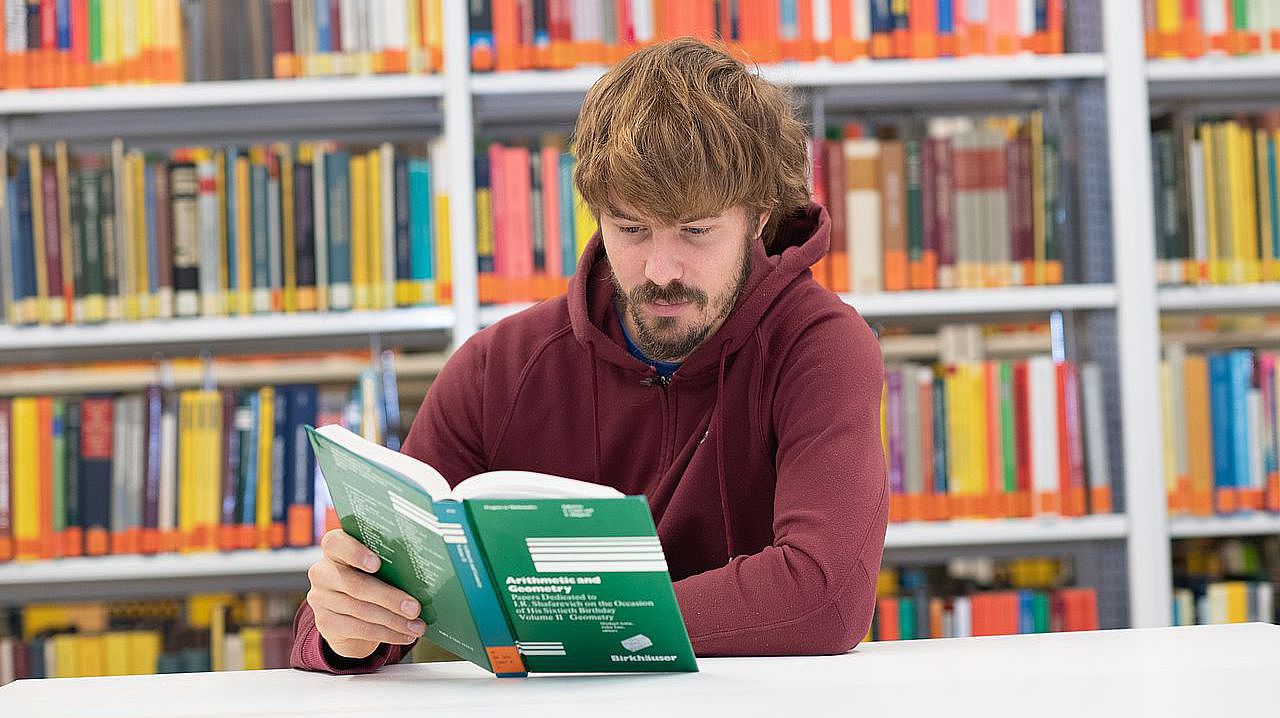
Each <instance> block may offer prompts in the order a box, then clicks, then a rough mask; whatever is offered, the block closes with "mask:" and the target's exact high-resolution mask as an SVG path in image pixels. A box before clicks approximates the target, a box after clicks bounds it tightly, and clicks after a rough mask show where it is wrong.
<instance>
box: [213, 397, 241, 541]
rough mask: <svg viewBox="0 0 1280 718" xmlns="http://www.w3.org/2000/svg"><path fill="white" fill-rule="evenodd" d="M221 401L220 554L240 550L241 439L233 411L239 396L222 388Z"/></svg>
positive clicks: (218, 529) (218, 531) (236, 407)
mask: <svg viewBox="0 0 1280 718" xmlns="http://www.w3.org/2000/svg"><path fill="white" fill-rule="evenodd" d="M221 399H222V417H221V418H222V446H221V447H219V448H220V449H221V451H220V457H219V458H220V459H221V463H220V466H219V472H218V479H220V480H219V481H218V484H219V487H220V489H221V490H220V492H219V493H220V495H219V497H218V507H219V511H218V528H217V544H218V548H219V549H220V550H222V551H233V550H235V549H237V548H239V547H240V536H239V513H240V512H239V509H240V506H239V504H238V503H237V501H238V500H239V498H240V495H239V479H240V439H241V434H240V432H239V431H237V421H238V419H239V417H238V416H237V415H236V411H237V409H238V406H239V395H238V393H237V392H236V390H234V389H223V390H222V391H221Z"/></svg>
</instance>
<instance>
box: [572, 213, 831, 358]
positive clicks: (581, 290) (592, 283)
mask: <svg viewBox="0 0 1280 718" xmlns="http://www.w3.org/2000/svg"><path fill="white" fill-rule="evenodd" d="M830 244H831V218H830V216H828V214H827V210H826V209H825V208H823V207H822V206H820V205H817V204H812V203H811V204H810V205H809V206H808V207H806V208H805V209H804V210H802V211H799V212H796V213H795V214H794V215H793V216H792V217H791V218H790V219H788V220H786V221H783V222H780V223H779V224H778V229H777V234H776V236H775V237H774V242H773V246H772V247H771V248H769V249H765V247H764V245H763V244H762V243H760V242H756V243H753V245H752V249H751V270H750V273H749V274H748V276H747V281H746V282H745V283H744V284H743V287H742V290H741V291H740V292H739V293H738V298H737V301H736V302H735V303H734V306H733V309H732V310H731V311H730V312H729V316H728V317H726V318H725V321H724V323H723V324H721V325H720V328H719V329H717V330H716V333H715V334H713V335H711V336H710V337H709V338H708V339H707V340H706V341H705V342H703V344H702V345H701V346H699V347H698V348H697V349H695V350H694V351H693V353H692V354H690V355H689V356H688V357H687V358H686V359H685V360H684V361H683V362H681V364H680V370H679V372H678V373H679V374H680V376H683V377H688V376H693V375H697V374H702V373H704V372H706V371H709V370H711V369H714V368H715V367H716V366H717V364H719V363H723V361H724V359H725V357H727V356H729V355H731V354H733V352H735V351H737V350H738V349H739V348H741V347H742V345H743V343H744V342H745V341H746V340H747V338H748V337H750V336H751V332H752V331H753V330H754V329H755V328H756V327H757V326H758V324H759V322H760V319H761V317H762V316H764V313H765V312H766V311H768V309H769V308H770V307H771V306H773V303H774V301H775V300H776V299H777V298H778V295H780V294H782V292H783V291H784V290H785V289H786V288H787V287H788V286H790V285H791V283H792V282H794V281H795V280H796V279H797V278H798V277H801V276H802V275H805V274H807V272H808V270H809V267H811V266H812V265H813V264H814V263H815V262H817V261H818V260H819V259H821V258H822V257H824V256H826V254H827V250H828V248H829V247H830ZM612 272H613V270H612V268H611V267H610V266H609V258H608V257H607V256H606V254H605V251H604V243H603V242H602V241H601V238H600V232H599V230H597V231H596V233H595V235H594V236H592V238H591V241H590V242H588V243H587V246H586V248H585V250H584V251H583V253H582V257H581V258H580V259H579V261H578V269H577V271H576V272H575V273H574V275H573V279H572V280H571V282H570V284H569V293H568V302H569V318H570V321H571V323H572V325H573V334H574V336H575V337H576V338H577V340H578V341H579V342H580V343H582V344H583V345H584V346H585V347H586V348H587V349H588V351H590V352H591V353H592V354H593V355H594V356H595V357H596V358H597V359H600V360H604V361H607V362H609V363H611V364H615V365H617V366H619V367H622V368H624V369H629V370H632V371H636V372H640V373H645V374H649V373H652V370H651V369H650V368H649V367H648V366H646V365H645V364H644V363H643V362H640V361H639V360H637V359H636V358H635V357H633V356H631V354H630V352H628V351H627V348H626V346H625V345H624V344H623V343H622V342H621V340H620V330H615V328H614V327H612V326H610V324H611V323H616V318H615V317H616V314H615V313H614V312H613V309H612V306H613V295H614V290H613V283H612V281H610V275H611V274H612Z"/></svg>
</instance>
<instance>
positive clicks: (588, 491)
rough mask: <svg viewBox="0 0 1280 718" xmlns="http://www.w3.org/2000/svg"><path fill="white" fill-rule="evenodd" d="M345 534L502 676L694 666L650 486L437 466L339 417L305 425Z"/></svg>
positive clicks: (452, 645)
mask: <svg viewBox="0 0 1280 718" xmlns="http://www.w3.org/2000/svg"><path fill="white" fill-rule="evenodd" d="M307 433H308V435H309V436H310V437H311V444H312V446H314V447H315V452H316V459H317V460H318V462H319V464H320V470H321V472H322V473H323V475H324V479H325V483H326V484H327V485H328V487H329V493H330V495H331V496H332V497H333V505H334V508H336V509H337V511H338V516H339V518H340V519H341V521H342V528H343V530H344V531H346V532H347V533H348V534H351V535H352V536H354V537H355V538H356V539H357V540H359V541H360V542H361V543H363V544H364V545H365V546H367V547H369V549H370V550H372V551H373V552H374V553H376V554H378V556H379V557H380V558H381V559H382V566H381V568H379V569H378V574H377V575H378V578H380V579H382V580H383V581H386V582H387V583H390V584H392V585H394V586H396V587H398V588H400V589H402V590H403V591H405V592H407V593H408V594H410V595H411V596H413V597H414V598H416V599H418V601H419V602H420V603H421V604H422V619H423V621H425V622H426V624H427V630H426V633H425V634H424V638H426V639H427V640H429V641H431V642H432V643H434V644H436V645H437V646H439V647H441V648H443V649H445V650H447V651H450V652H452V653H454V654H456V655H458V656H461V657H462V658H465V659H467V660H469V661H471V662H472V663H475V664H476V665H478V666H480V667H482V668H484V669H486V670H489V671H492V672H493V673H495V674H497V675H499V676H523V675H525V674H526V673H528V672H596V671H696V670H698V668H697V663H696V662H695V660H694V656H693V648H692V646H691V645H690V643H689V636H688V633H687V632H686V631H685V627H684V620H683V619H682V618H681V616H680V608H679V606H678V605H677V604H676V597H675V591H674V590H673V589H672V586H671V577H670V575H669V574H668V573H667V562H666V558H665V556H664V555H663V553H662V546H661V544H660V543H659V542H658V536H657V531H656V530H655V528H654V525H653V517H652V515H651V514H650V513H649V505H648V503H647V502H646V501H645V499H644V497H643V496H624V495H623V494H622V493H620V492H618V491H617V490H615V489H613V488H610V487H607V486H601V485H599V484H591V483H587V482H584V481H575V480H573V479H566V478H563V477H559V476H550V475H547V474H538V473H533V472H526V471H493V472H488V473H484V474H478V475H476V476H472V477H470V478H468V479H466V480H465V481H462V482H460V483H459V484H458V486H457V487H455V488H453V489H450V487H449V483H448V482H447V481H445V479H444V477H443V476H441V475H440V473H439V472H437V471H436V470H435V469H433V468H431V467H430V466H428V465H426V464H424V463H422V462H420V461H418V460H416V459H414V458H413V457H411V456H406V455H404V454H400V453H398V452H395V451H392V450H390V449H387V448H386V447H383V446H379V445H377V444H374V443H373V442H370V441H367V440H365V439H363V438H361V437H359V436H357V435H356V434H353V433H351V432H350V431H348V430H346V429H344V428H342V427H341V426H338V425H329V426H324V427H321V428H320V429H313V428H311V427H307Z"/></svg>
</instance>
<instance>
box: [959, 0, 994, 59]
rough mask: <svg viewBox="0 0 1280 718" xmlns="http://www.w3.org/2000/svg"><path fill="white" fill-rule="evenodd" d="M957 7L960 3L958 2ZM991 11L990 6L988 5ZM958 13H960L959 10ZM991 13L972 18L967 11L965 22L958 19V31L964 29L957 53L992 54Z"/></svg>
mask: <svg viewBox="0 0 1280 718" xmlns="http://www.w3.org/2000/svg"><path fill="white" fill-rule="evenodd" d="M957 7H959V4H958V3H957ZM988 11H990V6H988ZM957 14H959V13H958V12H957ZM990 25H991V23H990V15H988V16H987V17H984V18H971V17H969V16H968V14H967V13H966V14H965V16H964V23H963V24H962V23H961V22H959V21H958V20H957V22H956V32H957V33H960V32H961V31H962V30H963V35H961V37H960V47H959V48H958V50H957V52H956V54H958V55H989V54H991V49H992V43H991V35H990Z"/></svg>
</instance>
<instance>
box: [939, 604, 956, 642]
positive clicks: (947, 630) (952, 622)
mask: <svg viewBox="0 0 1280 718" xmlns="http://www.w3.org/2000/svg"><path fill="white" fill-rule="evenodd" d="M942 637H943V638H955V637H956V619H955V614H954V612H952V611H950V610H946V611H943V612H942Z"/></svg>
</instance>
